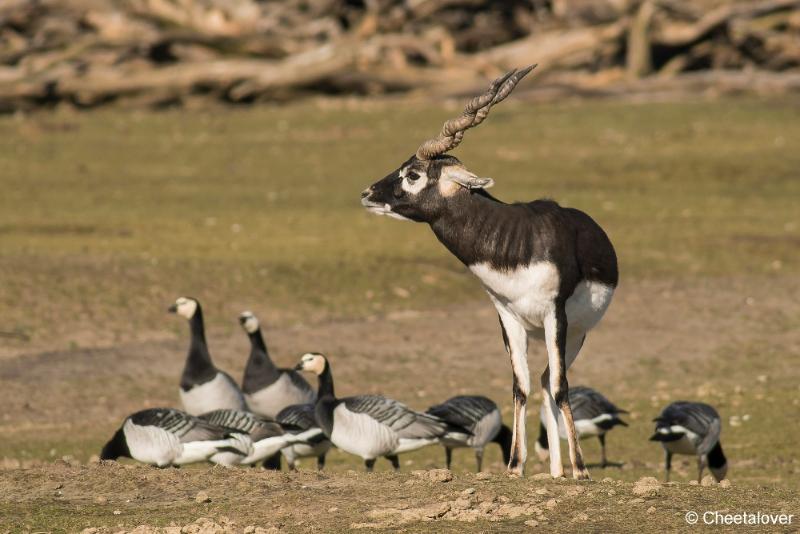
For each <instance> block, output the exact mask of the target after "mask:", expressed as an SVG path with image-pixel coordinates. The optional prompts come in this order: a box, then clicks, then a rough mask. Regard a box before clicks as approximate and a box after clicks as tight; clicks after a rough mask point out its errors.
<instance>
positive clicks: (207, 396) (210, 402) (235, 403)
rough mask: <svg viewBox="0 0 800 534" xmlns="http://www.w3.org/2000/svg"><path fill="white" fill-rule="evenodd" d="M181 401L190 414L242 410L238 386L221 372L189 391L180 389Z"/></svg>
mask: <svg viewBox="0 0 800 534" xmlns="http://www.w3.org/2000/svg"><path fill="white" fill-rule="evenodd" d="M180 394H181V402H182V403H183V407H184V409H185V410H186V412H187V413H189V414H190V415H201V414H204V413H207V412H211V411H213V410H225V409H227V410H244V409H246V408H245V404H244V397H242V392H241V391H240V390H239V387H238V386H237V385H236V384H234V383H233V382H231V381H230V380H229V379H228V377H226V376H225V375H223V374H222V373H217V376H215V377H214V378H213V380H209V381H208V382H206V383H205V384H201V385H199V386H195V387H193V388H192V389H190V390H189V391H184V390H183V389H181V390H180Z"/></svg>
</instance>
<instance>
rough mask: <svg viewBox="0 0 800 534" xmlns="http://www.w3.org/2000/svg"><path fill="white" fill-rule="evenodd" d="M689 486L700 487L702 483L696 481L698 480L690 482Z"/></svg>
mask: <svg viewBox="0 0 800 534" xmlns="http://www.w3.org/2000/svg"><path fill="white" fill-rule="evenodd" d="M689 485H690V486H699V485H700V483H699V482H698V481H696V480H690V481H689Z"/></svg>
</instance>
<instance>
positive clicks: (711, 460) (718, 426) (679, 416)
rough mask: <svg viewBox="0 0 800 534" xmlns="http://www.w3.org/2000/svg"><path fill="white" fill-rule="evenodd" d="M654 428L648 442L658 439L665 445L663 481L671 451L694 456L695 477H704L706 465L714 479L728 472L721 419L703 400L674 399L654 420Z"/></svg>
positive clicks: (720, 477) (719, 478) (669, 461)
mask: <svg viewBox="0 0 800 534" xmlns="http://www.w3.org/2000/svg"><path fill="white" fill-rule="evenodd" d="M653 421H654V422H655V423H656V431H655V433H654V434H653V435H652V436H651V437H650V441H660V442H661V445H662V446H663V447H664V452H665V456H666V457H665V463H666V466H665V467H666V480H667V482H669V472H670V469H671V468H672V455H673V454H688V455H692V456H697V480H698V482H699V481H700V480H701V479H702V478H703V468H704V467H705V466H706V465H707V466H708V468H709V470H710V471H711V474H713V475H714V478H716V479H717V481H720V480H722V479H724V478H725V475H726V474H727V473H728V460H727V459H726V458H725V454H724V453H723V452H722V445H721V443H720V440H719V436H720V433H721V432H722V422H721V421H720V418H719V414H718V413H717V411H716V410H715V409H714V408H712V407H711V406H709V405H708V404H704V403H702V402H687V401H677V402H673V403H672V404H670V405H669V406H667V407H666V408H664V410H663V411H662V412H661V415H659V416H658V417H656V418H655V419H653Z"/></svg>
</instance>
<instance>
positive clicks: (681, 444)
mask: <svg viewBox="0 0 800 534" xmlns="http://www.w3.org/2000/svg"><path fill="white" fill-rule="evenodd" d="M661 443H662V444H663V445H664V448H665V449H666V450H668V451H669V452H671V453H672V454H689V455H695V454H697V448H696V447H695V446H694V443H693V442H692V440H690V439H689V438H687V437H686V436H683V437H682V438H681V439H676V440H675V441H662V442H661Z"/></svg>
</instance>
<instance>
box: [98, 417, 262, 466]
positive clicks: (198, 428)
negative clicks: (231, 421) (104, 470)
mask: <svg viewBox="0 0 800 534" xmlns="http://www.w3.org/2000/svg"><path fill="white" fill-rule="evenodd" d="M251 447H252V442H251V440H250V437H249V436H248V435H247V434H246V433H242V432H239V431H237V430H232V429H230V428H224V427H221V426H218V425H215V424H212V423H209V422H207V421H203V420H201V419H198V418H197V417H194V416H191V415H189V414H187V413H185V412H181V411H180V410H174V409H172V408H150V409H147V410H142V411H139V412H136V413H134V414H132V415H129V416H128V417H126V418H125V421H124V422H123V423H122V426H121V427H120V428H119V430H117V431H116V433H115V434H114V436H113V437H112V438H111V440H110V441H109V442H108V443H106V444H105V446H104V447H103V450H102V451H101V453H100V459H101V460H116V459H117V458H120V457H125V458H133V459H134V460H138V461H139V462H142V463H146V464H152V465H156V466H158V467H167V466H170V465H184V464H189V463H193V462H204V461H206V460H208V459H209V458H210V457H212V456H213V455H215V454H220V453H229V454H231V455H232V456H238V457H241V458H244V457H245V456H247V455H248V454H250V450H251Z"/></svg>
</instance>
